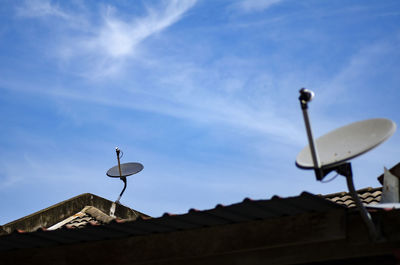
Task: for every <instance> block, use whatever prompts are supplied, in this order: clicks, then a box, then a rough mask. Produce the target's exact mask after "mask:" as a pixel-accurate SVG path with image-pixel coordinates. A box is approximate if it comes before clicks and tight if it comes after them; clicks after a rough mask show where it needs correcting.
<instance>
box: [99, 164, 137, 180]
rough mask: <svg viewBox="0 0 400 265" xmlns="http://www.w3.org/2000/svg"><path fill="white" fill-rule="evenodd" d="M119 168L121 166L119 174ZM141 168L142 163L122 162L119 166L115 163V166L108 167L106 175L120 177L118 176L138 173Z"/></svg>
mask: <svg viewBox="0 0 400 265" xmlns="http://www.w3.org/2000/svg"><path fill="white" fill-rule="evenodd" d="M119 168H121V174H120V172H119ZM142 170H143V165H142V164H140V163H124V164H120V165H119V166H118V165H116V166H115V167H112V168H110V169H109V170H108V171H107V173H106V174H107V176H109V177H112V178H120V177H128V176H130V175H133V174H136V173H139V172H140V171H142Z"/></svg>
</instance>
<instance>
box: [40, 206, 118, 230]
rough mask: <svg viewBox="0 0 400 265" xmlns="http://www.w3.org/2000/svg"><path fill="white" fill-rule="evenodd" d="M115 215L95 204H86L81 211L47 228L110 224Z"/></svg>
mask: <svg viewBox="0 0 400 265" xmlns="http://www.w3.org/2000/svg"><path fill="white" fill-rule="evenodd" d="M114 219H115V217H111V216H109V215H107V214H105V213H103V212H102V211H100V210H99V209H97V208H96V207H93V206H86V207H85V208H83V209H82V210H81V211H79V212H78V213H76V214H74V215H72V216H70V217H68V218H66V219H65V220H62V221H61V222H59V223H57V224H55V225H53V226H51V227H49V228H47V229H48V230H55V229H60V228H63V227H66V228H70V229H71V228H83V227H85V226H87V225H88V224H91V225H103V224H108V223H109V222H111V221H112V220H114Z"/></svg>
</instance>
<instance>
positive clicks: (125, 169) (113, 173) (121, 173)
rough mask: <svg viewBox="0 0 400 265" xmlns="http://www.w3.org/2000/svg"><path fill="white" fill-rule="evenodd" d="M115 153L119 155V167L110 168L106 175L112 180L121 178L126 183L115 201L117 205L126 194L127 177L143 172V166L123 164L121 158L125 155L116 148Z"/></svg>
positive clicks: (134, 163)
mask: <svg viewBox="0 0 400 265" xmlns="http://www.w3.org/2000/svg"><path fill="white" fill-rule="evenodd" d="M115 152H116V153H117V160H118V165H116V166H114V167H112V168H110V169H109V170H108V171H107V173H106V174H107V176H109V177H111V178H120V179H121V180H122V181H123V182H124V188H123V189H122V191H121V193H120V194H119V197H118V199H117V200H116V201H115V202H116V203H119V200H120V199H121V197H122V194H124V191H125V189H126V186H127V180H126V177H128V176H130V175H133V174H136V173H139V172H140V171H142V170H143V165H142V164H140V163H136V162H133V163H124V164H121V162H120V158H121V157H122V154H123V153H122V151H121V150H120V149H119V148H118V147H117V148H115Z"/></svg>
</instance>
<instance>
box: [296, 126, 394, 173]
mask: <svg viewBox="0 0 400 265" xmlns="http://www.w3.org/2000/svg"><path fill="white" fill-rule="evenodd" d="M395 131H396V125H395V123H394V122H392V121H391V120H388V119H370V120H365V121H359V122H354V123H352V124H349V125H346V126H343V127H341V128H338V129H336V130H334V131H332V132H330V133H327V134H325V135H323V136H321V137H319V138H318V139H317V140H315V145H316V149H317V150H318V155H319V159H320V163H321V164H320V166H321V167H333V166H336V165H339V164H341V163H343V162H345V161H348V160H350V159H352V158H355V157H357V156H359V155H361V154H364V153H365V152H368V151H369V150H371V149H373V148H374V147H376V146H378V145H379V144H381V143H383V142H384V141H385V140H387V139H388V138H389V137H390V136H392V134H393V133H394V132H395ZM296 165H297V166H298V167H300V168H304V169H312V168H314V163H313V160H312V155H311V150H310V146H306V147H305V148H304V149H303V150H301V152H300V153H299V154H298V155H297V158H296Z"/></svg>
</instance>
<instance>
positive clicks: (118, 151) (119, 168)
mask: <svg viewBox="0 0 400 265" xmlns="http://www.w3.org/2000/svg"><path fill="white" fill-rule="evenodd" d="M115 152H116V153H117V160H118V171H119V178H120V180H122V181H123V182H124V188H123V189H122V191H121V193H120V194H119V196H118V199H117V200H116V201H115V202H116V203H118V204H119V203H120V202H119V200H120V199H121V197H122V194H124V191H125V189H126V186H127V180H126V177H125V176H122V170H121V161H120V158H121V157H122V155H123V153H122V154H121V150H120V149H119V148H118V147H117V148H115ZM120 154H121V155H120Z"/></svg>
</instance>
